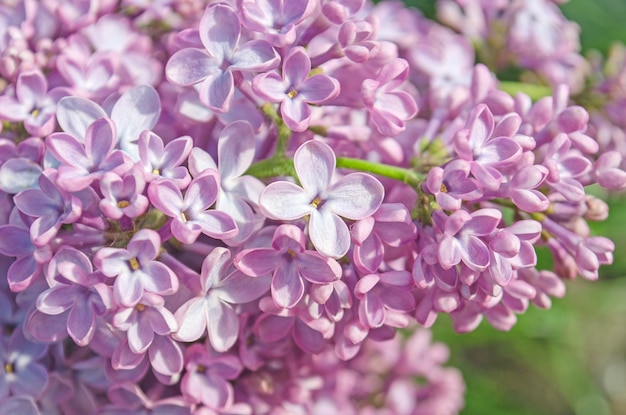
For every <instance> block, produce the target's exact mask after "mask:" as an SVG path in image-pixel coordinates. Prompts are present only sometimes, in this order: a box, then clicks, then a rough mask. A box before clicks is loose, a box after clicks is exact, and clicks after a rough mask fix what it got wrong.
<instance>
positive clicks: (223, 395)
mask: <svg viewBox="0 0 626 415" xmlns="http://www.w3.org/2000/svg"><path fill="white" fill-rule="evenodd" d="M185 361H186V364H185V368H186V369H187V371H186V373H185V375H184V376H183V378H182V380H181V391H182V393H183V396H185V397H186V398H188V399H189V400H191V401H192V402H194V403H203V404H204V405H206V406H207V407H208V408H211V409H213V410H215V411H219V413H230V412H229V409H230V408H231V407H232V406H233V403H234V398H235V393H234V389H233V386H232V385H231V384H230V382H229V381H230V380H233V379H237V378H238V377H239V375H240V374H241V372H242V370H243V366H242V365H241V362H240V361H239V359H237V358H236V357H235V356H232V355H215V356H211V354H210V353H209V351H208V350H207V348H206V347H204V346H203V345H202V344H198V343H196V344H194V345H192V346H190V347H189V348H188V349H187V351H186V352H185ZM222 411H224V412H222Z"/></svg>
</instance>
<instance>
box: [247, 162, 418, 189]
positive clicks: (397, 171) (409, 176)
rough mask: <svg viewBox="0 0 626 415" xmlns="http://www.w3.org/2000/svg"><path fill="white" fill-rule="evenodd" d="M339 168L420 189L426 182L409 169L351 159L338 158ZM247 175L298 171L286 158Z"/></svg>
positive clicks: (260, 176)
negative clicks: (377, 176) (373, 175)
mask: <svg viewBox="0 0 626 415" xmlns="http://www.w3.org/2000/svg"><path fill="white" fill-rule="evenodd" d="M337 167H339V168H345V169H351V170H358V171H363V172H368V173H374V174H376V175H379V176H383V177H389V178H390V179H395V180H399V181H401V182H403V183H406V184H408V185H410V186H412V187H415V188H416V187H418V186H419V185H420V183H421V182H422V181H423V180H424V176H423V175H420V174H418V173H415V172H414V171H412V170H409V169H404V168H402V167H395V166H389V165H387V164H382V163H375V162H372V161H367V160H361V159H355V158H349V157H338V158H337ZM246 174H249V175H251V176H254V177H256V178H258V179H267V178H271V177H278V176H292V177H294V178H296V177H297V176H296V171H295V169H294V167H293V160H292V159H289V158H286V157H278V158H271V159H266V160H261V161H259V162H256V163H254V164H253V165H252V166H250V168H249V169H248V171H247V172H246Z"/></svg>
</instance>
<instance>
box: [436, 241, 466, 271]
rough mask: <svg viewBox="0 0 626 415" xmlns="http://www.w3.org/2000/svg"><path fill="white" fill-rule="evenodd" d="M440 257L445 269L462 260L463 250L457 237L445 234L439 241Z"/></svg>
mask: <svg viewBox="0 0 626 415" xmlns="http://www.w3.org/2000/svg"><path fill="white" fill-rule="evenodd" d="M438 258H439V263H440V264H441V266H442V268H443V269H449V268H451V267H453V266H454V265H456V264H458V263H459V262H461V250H460V248H459V246H458V242H457V240H456V239H455V238H453V237H452V236H450V235H444V237H443V238H442V239H441V242H439V250H438Z"/></svg>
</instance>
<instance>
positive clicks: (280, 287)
mask: <svg viewBox="0 0 626 415" xmlns="http://www.w3.org/2000/svg"><path fill="white" fill-rule="evenodd" d="M293 265H294V264H293V263H289V262H288V263H283V264H281V265H279V266H278V268H276V271H274V276H273V278H272V299H273V300H274V302H275V303H276V305H277V306H279V307H282V308H292V307H294V306H295V305H296V304H297V303H298V301H300V299H301V298H302V296H303V295H304V281H302V278H300V275H299V274H298V272H297V270H296V268H295V267H294V266H293Z"/></svg>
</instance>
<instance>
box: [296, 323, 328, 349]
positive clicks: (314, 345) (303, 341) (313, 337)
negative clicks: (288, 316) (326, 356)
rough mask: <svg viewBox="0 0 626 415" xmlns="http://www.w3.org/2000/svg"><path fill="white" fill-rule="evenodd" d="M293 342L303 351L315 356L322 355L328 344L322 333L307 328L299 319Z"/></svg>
mask: <svg viewBox="0 0 626 415" xmlns="http://www.w3.org/2000/svg"><path fill="white" fill-rule="evenodd" d="M293 340H294V342H295V343H296V344H297V345H298V347H300V348H301V349H302V350H304V351H305V352H308V353H313V354H317V353H320V352H321V351H322V350H323V349H324V345H325V344H326V342H325V341H324V336H322V333H320V332H319V331H317V330H314V329H312V328H311V327H309V326H307V325H306V324H305V323H304V322H303V321H302V320H299V319H296V321H295V323H294V326H293Z"/></svg>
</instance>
